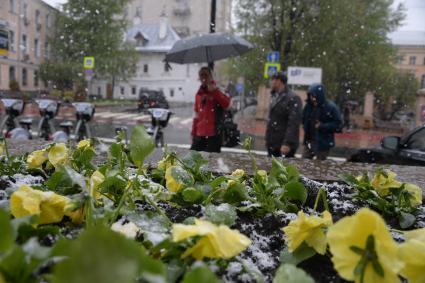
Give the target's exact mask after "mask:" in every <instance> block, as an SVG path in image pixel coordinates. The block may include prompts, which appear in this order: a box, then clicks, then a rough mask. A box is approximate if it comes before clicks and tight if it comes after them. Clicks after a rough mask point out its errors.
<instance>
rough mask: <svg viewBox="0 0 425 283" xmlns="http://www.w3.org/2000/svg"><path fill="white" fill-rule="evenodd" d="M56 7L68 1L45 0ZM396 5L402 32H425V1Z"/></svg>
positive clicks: (410, 0) (414, 0) (415, 0)
mask: <svg viewBox="0 0 425 283" xmlns="http://www.w3.org/2000/svg"><path fill="white" fill-rule="evenodd" d="M44 1H45V2H47V3H49V4H50V5H52V6H54V7H56V6H57V5H58V4H63V3H65V2H66V1H67V0H44ZM394 2H395V5H397V4H398V3H404V5H405V6H406V8H407V17H406V20H405V22H404V23H403V26H402V27H400V30H421V31H425V0H395V1H394Z"/></svg>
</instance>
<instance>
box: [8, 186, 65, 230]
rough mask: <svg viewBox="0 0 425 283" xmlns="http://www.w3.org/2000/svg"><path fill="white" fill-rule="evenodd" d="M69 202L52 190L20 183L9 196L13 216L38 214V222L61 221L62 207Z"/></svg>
mask: <svg viewBox="0 0 425 283" xmlns="http://www.w3.org/2000/svg"><path fill="white" fill-rule="evenodd" d="M69 202H70V199H68V198H67V197H64V196H61V195H58V194H55V193H54V192H42V191H39V190H34V189H32V188H31V187H29V186H27V185H22V186H21V187H20V188H19V189H18V190H17V191H16V192H14V193H13V194H12V195H11V197H10V210H11V213H12V215H13V216H14V217H16V218H18V217H23V216H27V215H38V216H39V219H38V224H48V223H57V222H60V221H62V218H63V216H64V208H65V206H66V205H67V204H68V203H69Z"/></svg>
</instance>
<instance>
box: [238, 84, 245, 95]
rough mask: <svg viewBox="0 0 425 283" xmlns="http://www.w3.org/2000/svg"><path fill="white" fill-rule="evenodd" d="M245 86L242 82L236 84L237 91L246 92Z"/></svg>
mask: <svg viewBox="0 0 425 283" xmlns="http://www.w3.org/2000/svg"><path fill="white" fill-rule="evenodd" d="M244 89H245V86H244V85H243V84H242V83H238V84H236V92H237V93H238V94H241V93H243V92H244Z"/></svg>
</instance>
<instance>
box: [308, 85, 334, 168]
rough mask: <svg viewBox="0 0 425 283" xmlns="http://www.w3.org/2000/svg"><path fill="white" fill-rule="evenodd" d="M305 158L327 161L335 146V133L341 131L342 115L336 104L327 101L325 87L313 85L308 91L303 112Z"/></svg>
mask: <svg viewBox="0 0 425 283" xmlns="http://www.w3.org/2000/svg"><path fill="white" fill-rule="evenodd" d="M303 126H304V152H303V157H304V158H308V159H313V157H314V156H316V158H317V159H318V160H325V159H326V158H327V157H328V155H329V150H330V149H331V148H332V147H334V146H335V132H337V131H338V130H340V129H341V126H342V120H341V114H340V112H339V109H338V107H337V106H336V105H335V103H333V102H331V101H328V100H326V91H325V87H324V86H323V85H322V84H312V85H311V86H310V87H309V89H308V91H307V104H306V106H305V107H304V112H303Z"/></svg>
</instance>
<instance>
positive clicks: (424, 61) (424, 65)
mask: <svg viewBox="0 0 425 283" xmlns="http://www.w3.org/2000/svg"><path fill="white" fill-rule="evenodd" d="M424 66H425V57H424Z"/></svg>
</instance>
